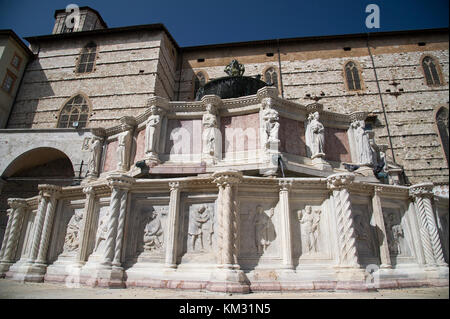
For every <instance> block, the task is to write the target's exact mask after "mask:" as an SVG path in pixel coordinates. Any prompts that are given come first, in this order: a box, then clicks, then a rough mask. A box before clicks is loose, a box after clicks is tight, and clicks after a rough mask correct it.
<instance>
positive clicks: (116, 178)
mask: <svg viewBox="0 0 450 319" xmlns="http://www.w3.org/2000/svg"><path fill="white" fill-rule="evenodd" d="M106 181H107V183H108V186H109V187H111V189H113V188H119V189H130V188H131V186H132V185H133V184H134V182H135V179H134V178H133V177H131V176H128V175H123V174H111V175H109V176H107V177H106Z"/></svg>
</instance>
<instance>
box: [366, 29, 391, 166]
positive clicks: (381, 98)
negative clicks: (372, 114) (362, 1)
mask: <svg viewBox="0 0 450 319" xmlns="http://www.w3.org/2000/svg"><path fill="white" fill-rule="evenodd" d="M367 50H368V51H369V55H370V59H371V60H372V67H373V73H374V74H375V81H376V82H377V87H378V94H379V96H380V102H381V108H382V109H383V115H384V122H385V123H386V130H387V134H388V139H389V145H390V147H391V154H392V160H393V161H394V164H397V163H396V161H395V155H394V147H393V146H392V137H391V132H390V130H389V122H388V119H387V115H386V109H385V107H384V102H383V95H382V93H381V88H380V82H379V81H378V76H377V69H376V68H375V62H374V60H373V56H372V52H371V51H370V46H369V33H367Z"/></svg>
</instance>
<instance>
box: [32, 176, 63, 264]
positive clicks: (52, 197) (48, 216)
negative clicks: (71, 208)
mask: <svg viewBox="0 0 450 319" xmlns="http://www.w3.org/2000/svg"><path fill="white" fill-rule="evenodd" d="M41 190H42V191H43V196H44V197H48V203H47V207H46V208H47V209H46V211H45V219H44V224H43V227H42V235H41V240H40V243H39V250H38V255H37V261H36V262H37V263H39V264H45V263H46V259H47V250H48V244H49V241H50V234H51V231H52V225H53V219H54V215H55V210H56V203H57V196H58V195H59V192H60V191H61V187H60V186H56V185H42V187H41Z"/></svg>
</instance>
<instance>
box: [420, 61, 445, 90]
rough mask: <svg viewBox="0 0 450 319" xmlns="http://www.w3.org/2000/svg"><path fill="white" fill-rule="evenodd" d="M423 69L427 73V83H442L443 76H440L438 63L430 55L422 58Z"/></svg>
mask: <svg viewBox="0 0 450 319" xmlns="http://www.w3.org/2000/svg"><path fill="white" fill-rule="evenodd" d="M422 69H423V74H424V75H425V81H426V82H427V85H441V84H442V81H441V77H440V76H439V66H438V63H437V62H436V61H435V59H433V58H432V57H430V56H425V57H424V58H423V59H422Z"/></svg>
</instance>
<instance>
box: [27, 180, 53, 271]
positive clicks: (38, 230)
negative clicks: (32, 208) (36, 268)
mask: <svg viewBox="0 0 450 319" xmlns="http://www.w3.org/2000/svg"><path fill="white" fill-rule="evenodd" d="M46 186H47V185H39V186H38V189H39V206H38V210H37V213H36V218H35V220H34V233H33V241H32V242H31V250H30V254H29V258H28V262H30V263H33V262H34V261H35V260H36V258H37V255H38V251H39V244H40V242H41V235H42V227H43V226H44V221H45V213H46V212H47V205H48V201H49V198H48V197H47V196H45V195H44V194H46V193H45V192H44V188H45V187H46Z"/></svg>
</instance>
